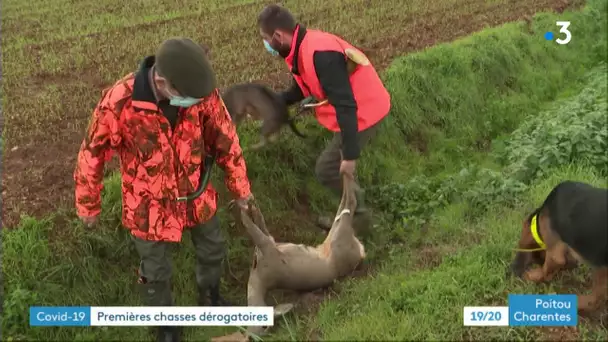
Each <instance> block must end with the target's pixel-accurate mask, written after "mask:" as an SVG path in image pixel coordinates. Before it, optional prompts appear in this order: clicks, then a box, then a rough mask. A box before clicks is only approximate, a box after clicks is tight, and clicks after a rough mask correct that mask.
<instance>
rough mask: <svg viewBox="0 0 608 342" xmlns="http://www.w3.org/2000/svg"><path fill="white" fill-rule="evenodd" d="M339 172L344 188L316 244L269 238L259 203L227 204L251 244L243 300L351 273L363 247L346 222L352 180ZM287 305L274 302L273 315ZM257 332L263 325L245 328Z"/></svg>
mask: <svg viewBox="0 0 608 342" xmlns="http://www.w3.org/2000/svg"><path fill="white" fill-rule="evenodd" d="M342 177H343V182H344V189H343V193H342V200H341V202H340V206H339V207H338V212H337V214H336V218H335V220H334V223H333V225H332V227H331V230H330V231H329V233H328V235H327V237H326V238H325V241H324V242H323V243H322V244H320V245H318V246H316V247H312V246H306V245H301V244H293V243H286V242H275V241H274V238H273V237H272V236H271V235H270V234H269V233H268V231H267V230H266V224H265V222H264V218H263V216H262V213H261V212H260V210H259V208H257V207H256V206H255V205H253V204H251V205H250V212H251V213H247V212H245V211H242V210H239V209H238V208H237V206H233V212H234V214H235V216H236V218H237V220H238V221H240V222H242V224H243V226H245V228H246V230H247V233H248V234H249V236H250V237H251V239H252V240H253V243H254V245H255V252H254V260H253V264H252V266H251V270H250V274H249V281H248V284H247V305H248V306H267V304H266V301H265V297H266V294H267V293H268V292H269V291H271V290H273V289H284V290H294V291H312V290H316V289H319V288H324V287H327V286H330V285H331V284H332V283H333V282H334V281H335V280H337V279H339V278H342V277H344V276H347V275H349V274H350V273H352V272H353V271H354V270H355V269H356V268H357V266H358V265H359V264H360V263H361V261H362V260H363V259H364V258H365V248H364V247H363V244H361V242H360V241H359V240H358V239H357V237H356V236H355V232H354V230H353V226H352V223H353V214H354V212H355V207H356V205H357V200H356V197H355V187H356V184H355V183H354V180H353V179H352V177H350V176H342ZM250 216H251V217H250ZM292 307H293V305H292V304H291V303H287V304H281V305H279V306H278V307H276V308H275V317H276V316H279V315H282V314H285V313H286V312H287V311H289V310H291V308H292ZM263 332H264V328H263V327H259V326H255V327H250V328H249V329H248V335H258V336H259V335H261V334H262V333H263ZM247 338H248V337H247V336H245V335H243V334H241V333H240V332H237V333H235V334H232V335H228V336H223V337H218V338H214V339H212V341H216V342H219V341H244V340H247Z"/></svg>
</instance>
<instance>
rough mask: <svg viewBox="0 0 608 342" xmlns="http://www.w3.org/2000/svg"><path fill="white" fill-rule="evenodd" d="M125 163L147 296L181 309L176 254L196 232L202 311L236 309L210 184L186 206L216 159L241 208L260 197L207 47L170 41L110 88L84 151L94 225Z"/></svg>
mask: <svg viewBox="0 0 608 342" xmlns="http://www.w3.org/2000/svg"><path fill="white" fill-rule="evenodd" d="M113 153H116V154H118V156H119V157H120V171H121V176H122V222H123V225H124V226H125V227H126V228H128V229H129V230H130V231H131V234H132V238H133V241H134V243H135V247H136V249H137V252H138V253H139V255H140V258H141V263H140V268H139V272H140V280H139V285H138V286H140V288H141V294H142V299H143V301H144V303H145V305H148V306H169V305H172V304H173V299H172V294H171V288H170V280H171V271H172V270H171V263H170V259H169V250H168V249H169V248H170V245H171V244H172V243H176V242H179V241H181V239H182V233H183V231H184V230H185V229H187V230H189V231H190V234H191V239H192V242H193V244H194V247H195V249H196V281H197V285H198V290H199V305H205V304H204V303H203V301H204V300H205V299H206V298H207V291H209V297H210V301H211V305H229V304H227V303H226V302H225V301H223V299H222V298H221V297H220V295H219V285H220V277H221V269H222V261H223V258H224V256H225V246H224V240H223V237H222V234H221V231H220V226H219V221H218V218H217V217H216V209H217V197H218V195H217V193H216V191H215V190H214V188H213V187H212V186H211V185H208V186H207V188H206V190H205V192H204V193H203V194H202V195H201V196H200V197H198V198H196V199H194V200H192V201H187V202H178V201H176V199H177V197H180V196H186V195H187V194H188V193H192V192H194V190H195V189H196V188H197V187H198V185H199V180H200V178H201V177H200V175H201V174H200V173H201V172H204V171H205V170H204V169H203V168H204V164H203V163H202V161H203V160H204V159H205V156H206V155H208V154H209V153H214V154H215V155H216V161H217V164H218V165H219V166H220V167H222V168H223V169H224V171H225V174H226V178H225V184H226V186H227V188H228V189H229V190H230V191H231V192H232V193H233V194H234V196H235V197H236V202H237V204H238V205H240V206H241V207H246V206H247V202H248V200H249V199H250V198H252V195H251V192H250V184H249V179H248V177H247V169H246V165H245V160H244V159H243V154H242V150H241V147H240V145H239V139H238V137H237V134H236V130H235V126H234V125H233V123H232V120H231V119H230V115H229V114H228V112H227V111H226V107H225V106H224V103H223V101H222V99H221V97H220V94H219V91H218V89H217V88H216V80H215V76H214V73H213V70H212V67H211V66H210V64H209V62H208V60H207V57H206V53H205V50H204V49H203V48H202V47H201V46H199V45H198V44H196V43H194V42H193V41H191V40H189V39H185V38H174V39H169V40H166V41H165V42H163V43H162V44H161V46H160V47H159V49H158V51H157V53H156V54H155V55H154V56H149V57H147V58H145V59H144V60H143V62H142V63H141V66H140V68H139V70H138V71H136V72H134V73H130V74H129V75H127V76H125V77H124V78H122V79H121V80H120V81H118V82H117V83H116V84H114V85H113V86H112V87H111V88H110V89H108V90H106V91H104V94H103V96H102V99H101V101H100V102H99V103H98V104H97V107H96V108H95V110H94V112H93V116H92V121H91V123H90V126H89V128H88V132H87V134H86V137H85V138H84V141H83V142H82V145H81V148H80V151H79V153H78V162H77V166H76V170H75V172H74V179H75V182H76V208H77V212H78V215H79V217H80V218H81V219H82V220H83V221H84V222H85V223H86V224H87V225H89V226H92V225H93V224H94V223H95V222H96V221H97V217H98V216H99V213H100V211H101V190H102V187H103V184H102V180H103V169H104V164H105V163H106V162H107V161H109V159H110V158H111V156H112V154H113ZM158 337H159V340H162V341H177V340H179V339H180V332H179V330H177V329H176V327H160V328H159V335H158Z"/></svg>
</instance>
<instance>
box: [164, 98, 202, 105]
mask: <svg viewBox="0 0 608 342" xmlns="http://www.w3.org/2000/svg"><path fill="white" fill-rule="evenodd" d="M199 101H200V100H199V99H195V98H194V97H182V96H172V97H171V99H170V100H169V104H170V105H172V106H177V107H184V108H188V107H190V106H192V105H195V104H197V103H198V102H199Z"/></svg>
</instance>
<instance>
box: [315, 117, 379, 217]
mask: <svg viewBox="0 0 608 342" xmlns="http://www.w3.org/2000/svg"><path fill="white" fill-rule="evenodd" d="M383 121H384V119H382V120H380V121H379V122H378V123H376V124H375V125H374V126H371V127H369V128H367V129H366V130H363V131H361V132H359V133H358V134H357V140H358V142H359V148H360V149H361V151H363V149H364V148H365V146H367V144H368V143H369V142H370V140H371V139H372V138H373V137H374V136H375V135H376V133H377V131H378V129H379V127H380V126H381V124H382V122H383ZM341 151H342V135H341V134H340V133H335V134H334V137H333V138H332V139H331V141H330V142H329V143H328V144H327V146H326V147H325V150H323V152H321V155H319V157H318V158H317V164H316V166H315V174H316V176H317V179H318V180H319V182H320V183H321V184H322V185H323V186H325V187H326V188H328V189H330V190H331V191H332V192H334V193H335V194H336V195H338V196H341V195H342V178H341V177H340V163H341V162H342V152H341ZM355 173H356V172H355ZM355 176H356V175H355ZM357 188H358V189H357V211H356V213H355V215H357V214H359V213H361V212H362V211H363V210H364V209H363V208H364V206H365V204H364V199H363V189H361V187H360V186H358V184H357ZM365 224H368V223H365ZM324 225H325V226H326V225H327V224H324ZM356 229H357V228H356ZM362 229H364V228H363V227H362Z"/></svg>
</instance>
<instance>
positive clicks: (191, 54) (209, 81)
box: [155, 38, 216, 99]
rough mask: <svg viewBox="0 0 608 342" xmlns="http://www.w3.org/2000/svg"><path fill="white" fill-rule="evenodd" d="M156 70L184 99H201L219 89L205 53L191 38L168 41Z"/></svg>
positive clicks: (159, 57)
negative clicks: (186, 97) (216, 88)
mask: <svg viewBox="0 0 608 342" xmlns="http://www.w3.org/2000/svg"><path fill="white" fill-rule="evenodd" d="M155 67H156V69H157V72H158V73H159V74H160V75H161V76H162V77H164V78H166V79H167V80H168V81H169V83H171V86H172V87H174V88H175V90H177V91H178V92H179V93H180V95H182V96H190V97H194V98H197V99H198V98H201V97H205V96H208V95H209V94H211V92H212V91H213V90H214V89H215V87H216V80H215V74H214V72H213V68H212V67H211V64H210V63H209V60H208V59H207V54H206V52H205V50H204V49H203V47H202V46H200V45H198V44H196V43H195V42H193V41H192V40H190V39H188V38H171V39H167V40H165V41H164V42H163V43H162V44H161V45H160V47H159V48H158V51H157V52H156V60H155Z"/></svg>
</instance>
